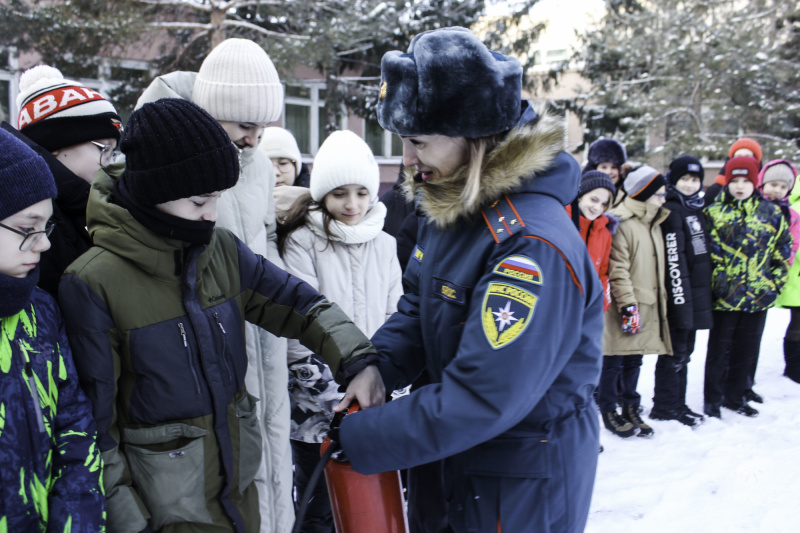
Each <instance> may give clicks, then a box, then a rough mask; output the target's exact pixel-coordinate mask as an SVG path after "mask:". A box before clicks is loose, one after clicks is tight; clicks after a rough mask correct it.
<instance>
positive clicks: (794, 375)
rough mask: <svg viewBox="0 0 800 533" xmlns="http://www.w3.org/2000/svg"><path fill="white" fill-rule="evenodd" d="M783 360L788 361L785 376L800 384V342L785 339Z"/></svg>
mask: <svg viewBox="0 0 800 533" xmlns="http://www.w3.org/2000/svg"><path fill="white" fill-rule="evenodd" d="M783 358H784V360H786V369H785V370H784V371H783V375H784V376H786V377H787V378H789V379H791V380H792V381H794V382H795V383H800V342H797V341H789V340H786V339H783Z"/></svg>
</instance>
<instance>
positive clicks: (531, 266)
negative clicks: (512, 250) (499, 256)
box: [493, 255, 542, 285]
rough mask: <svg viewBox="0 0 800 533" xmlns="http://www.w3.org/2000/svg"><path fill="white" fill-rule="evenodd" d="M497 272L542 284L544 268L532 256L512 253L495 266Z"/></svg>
mask: <svg viewBox="0 0 800 533" xmlns="http://www.w3.org/2000/svg"><path fill="white" fill-rule="evenodd" d="M493 272H494V273H495V274H500V275H501V276H506V277H508V278H514V279H517V280H520V281H527V282H528V283H534V284H536V285H541V284H542V269H541V268H539V265H538V264H537V263H536V261H534V260H533V259H531V258H530V257H525V256H524V255H511V256H508V257H506V258H505V259H503V260H502V261H500V262H499V263H498V264H497V266H496V267H494V271H493Z"/></svg>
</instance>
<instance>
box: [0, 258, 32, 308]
mask: <svg viewBox="0 0 800 533" xmlns="http://www.w3.org/2000/svg"><path fill="white" fill-rule="evenodd" d="M38 282H39V265H36V268H34V269H33V270H31V271H30V272H28V275H27V276H25V277H24V278H15V277H13V276H7V275H5V274H0V295H2V297H1V298H0V318H8V317H10V316H14V315H16V314H17V313H19V312H20V311H22V310H23V309H24V308H25V306H26V305H28V303H30V301H31V294H33V289H34V288H35V287H36V284H37V283H38Z"/></svg>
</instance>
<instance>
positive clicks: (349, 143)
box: [309, 130, 381, 202]
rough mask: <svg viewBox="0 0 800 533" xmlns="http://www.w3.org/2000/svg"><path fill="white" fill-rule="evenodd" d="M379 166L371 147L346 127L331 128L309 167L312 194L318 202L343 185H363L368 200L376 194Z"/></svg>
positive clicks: (378, 184)
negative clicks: (335, 129)
mask: <svg viewBox="0 0 800 533" xmlns="http://www.w3.org/2000/svg"><path fill="white" fill-rule="evenodd" d="M380 181H381V176H380V170H379V169H378V163H377V162H376V161H375V157H373V155H372V150H370V149H369V146H367V143H365V142H364V141H363V140H362V139H361V137H359V136H358V135H356V134H355V133H353V132H352V131H349V130H341V131H334V132H333V133H331V134H330V135H329V136H328V138H327V139H325V142H324V143H322V146H320V147H319V151H318V152H317V157H315V158H314V166H313V168H312V169H311V184H310V185H309V189H311V198H313V199H314V201H315V202H321V201H322V199H323V198H324V197H325V195H326V194H328V193H329V192H331V191H332V190H333V189H335V188H337V187H341V186H343V185H351V184H357V185H362V186H364V187H366V189H367V190H368V191H369V199H370V201H371V202H372V201H374V200H375V199H376V198H377V197H378V188H379V187H380Z"/></svg>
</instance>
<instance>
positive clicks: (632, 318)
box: [622, 305, 642, 335]
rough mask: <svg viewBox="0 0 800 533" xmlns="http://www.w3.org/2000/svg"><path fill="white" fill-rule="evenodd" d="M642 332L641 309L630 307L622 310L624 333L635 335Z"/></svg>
mask: <svg viewBox="0 0 800 533" xmlns="http://www.w3.org/2000/svg"><path fill="white" fill-rule="evenodd" d="M641 330H642V320H641V318H639V307H638V306H635V305H629V306H628V307H626V308H625V309H623V310H622V331H624V332H625V333H630V334H631V335H635V334H637V333H639V332H640V331H641Z"/></svg>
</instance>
